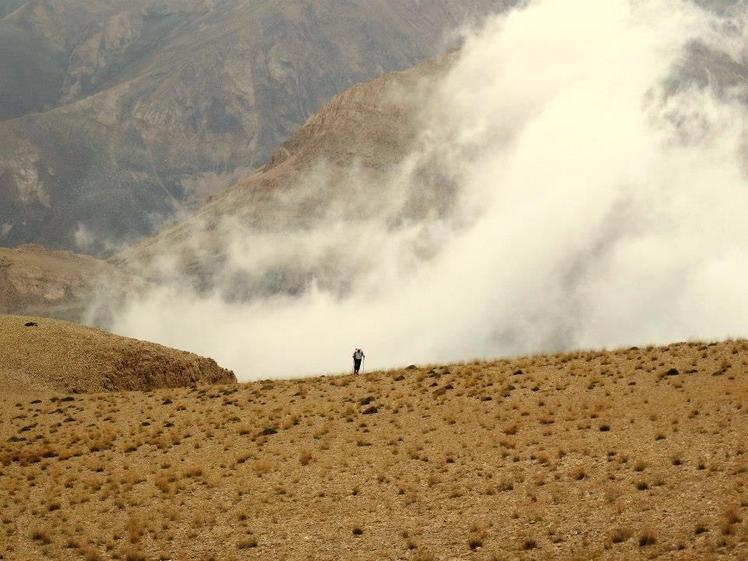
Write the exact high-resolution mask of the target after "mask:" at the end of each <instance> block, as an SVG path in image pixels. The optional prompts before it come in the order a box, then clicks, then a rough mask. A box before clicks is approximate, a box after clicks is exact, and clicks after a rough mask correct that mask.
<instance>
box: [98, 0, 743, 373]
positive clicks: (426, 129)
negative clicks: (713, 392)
mask: <svg viewBox="0 0 748 561" xmlns="http://www.w3.org/2000/svg"><path fill="white" fill-rule="evenodd" d="M745 44H746V27H745V22H744V21H741V20H738V19H736V17H735V15H734V14H733V15H730V14H727V15H725V14H721V15H717V14H713V13H709V12H706V11H702V10H701V9H699V8H697V7H696V6H694V5H693V4H690V3H685V2H673V1H666V0H653V1H649V2H635V1H631V2H629V1H625V0H567V1H565V2H556V1H554V0H538V1H535V2H531V3H530V4H529V5H528V6H526V7H524V8H522V9H517V10H514V11H512V12H510V13H509V14H508V15H503V16H499V17H496V18H494V19H492V20H490V21H488V22H486V23H485V25H484V26H483V27H482V28H481V29H479V30H476V31H474V32H471V33H469V34H467V36H466V38H465V43H464V46H463V48H462V49H461V52H460V53H459V55H457V58H456V60H455V62H454V64H453V66H452V67H451V69H450V71H449V72H448V73H447V74H446V76H444V77H442V78H440V79H439V81H438V83H436V84H434V85H433V87H431V88H428V94H427V95H425V94H424V91H423V90H419V91H418V92H417V93H416V92H413V94H412V95H420V96H422V100H419V103H421V104H422V105H423V108H424V109H423V118H422V120H421V122H422V126H421V130H420V132H419V140H418V142H417V144H416V145H417V149H415V150H414V151H413V153H411V154H406V155H404V157H403V160H402V162H401V164H400V165H398V166H396V167H395V168H393V169H392V170H391V171H390V172H389V173H388V175H387V178H388V180H387V182H386V184H377V185H371V184H368V183H367V177H366V174H363V173H361V174H359V173H358V172H357V170H356V168H355V166H354V165H353V164H352V167H351V170H350V177H349V181H347V185H348V187H349V189H348V190H347V191H346V192H341V193H339V194H336V195H334V197H333V199H332V200H331V203H330V205H329V208H328V211H327V213H326V215H325V216H324V219H320V220H318V221H316V222H311V223H308V224H306V225H305V227H304V228H289V229H288V230H280V231H274V232H271V233H268V232H258V231H254V230H252V229H250V228H244V227H242V226H241V225H238V224H237V225H233V226H232V227H231V228H227V229H226V230H227V231H231V232H233V234H231V235H230V236H228V237H227V239H226V244H227V247H228V248H229V249H228V252H227V255H228V262H227V263H226V264H225V266H224V267H223V268H222V270H221V271H220V272H216V275H215V278H214V279H213V282H214V283H215V289H214V290H212V291H207V292H206V291H202V292H200V293H198V292H196V291H195V290H193V289H192V288H190V287H189V286H188V283H184V282H180V281H179V279H174V282H170V283H165V284H163V285H161V286H160V287H159V288H156V289H153V290H150V291H148V292H146V293H144V294H139V295H138V296H137V297H133V298H132V299H131V300H130V301H128V302H127V304H126V305H125V306H124V308H123V309H121V310H120V311H119V312H118V313H117V315H116V317H115V319H114V325H113V326H112V327H113V330H114V331H116V332H118V333H121V334H125V335H131V336H135V337H139V338H143V339H150V340H154V341H158V342H161V343H164V344H167V345H170V346H174V347H179V348H185V349H189V350H191V351H194V352H197V353H200V354H204V355H208V356H212V357H214V358H216V359H217V360H218V361H219V363H220V364H222V365H223V366H226V367H228V368H232V369H233V370H235V371H236V373H237V376H238V377H239V378H240V379H245V380H246V379H253V378H259V377H272V376H297V375H306V374H315V373H325V372H338V371H342V370H346V369H347V368H348V367H349V362H350V358H349V357H350V352H351V351H352V349H353V348H354V347H355V346H360V347H363V348H364V350H365V351H366V353H367V362H368V364H367V368H370V369H373V368H384V367H389V366H394V365H403V364H409V363H412V362H439V361H449V360H462V359H471V358H475V357H494V356H499V355H507V354H509V355H516V354H522V353H535V352H550V351H557V350H566V349H573V348H579V347H611V346H621V345H630V344H642V343H664V342H669V341H675V340H684V339H694V338H706V339H712V338H724V337H728V336H746V335H748V298H746V297H745V295H746V291H745V279H746V278H748V220H746V211H748V182H747V181H746V174H745V129H744V122H745V114H746V105H745V96H746V88H747V86H746V84H745V81H744V80H742V81H741V80H739V79H738V80H737V81H736V79H735V76H734V72H732V71H731V70H730V69H731V68H733V67H740V65H741V64H742V65H743V68H745V58H746V53H745V51H744V49H745V47H744V45H745ZM704 53H706V54H704ZM697 55H698V56H697ZM726 61H727V62H726ZM732 63H734V65H732ZM712 64H713V65H714V67H713V68H712V67H711V66H710V65H712ZM731 65H732V66H731ZM731 72H732V73H731ZM741 88H742V89H741ZM428 162H434V166H436V167H438V173H439V175H440V176H441V177H443V182H444V184H448V185H449V186H450V188H449V190H448V194H447V195H445V193H442V192H439V193H434V195H433V204H434V209H437V208H441V209H442V210H440V211H437V210H434V211H433V212H420V213H418V216H419V218H418V219H413V218H407V217H406V218H403V216H404V215H403V209H404V208H405V207H406V206H407V205H408V204H409V203H408V201H409V200H410V198H411V196H412V195H413V194H417V195H418V196H419V197H420V199H419V200H421V204H423V201H424V200H426V201H428V200H429V197H428V196H425V195H424V193H423V192H422V190H423V189H426V188H429V189H430V188H432V185H433V183H428V184H425V183H422V182H420V180H419V177H422V169H423V165H425V164H426V163H428ZM320 169H321V170H322V171H320V172H319V173H320V174H322V179H320V176H319V175H318V174H310V176H309V177H302V178H299V183H300V185H301V186H302V188H301V189H300V191H299V193H302V192H306V193H307V194H308V192H309V191H310V190H311V191H314V190H317V189H324V188H325V187H324V183H325V182H324V169H323V166H322V167H321V168H320ZM416 169H420V170H421V172H419V173H415V172H414V170H416ZM305 189H306V191H305ZM426 195H428V194H426ZM292 196H296V195H292ZM445 201H446V202H447V203H448V205H447V206H448V209H447V211H444V210H443V209H444V206H445ZM426 210H428V209H426ZM302 218H303V217H300V220H301V219H302ZM281 262H293V263H295V264H296V265H297V267H298V268H299V269H300V270H302V271H304V270H308V271H309V276H310V279H311V280H309V282H307V283H306V284H305V285H304V286H305V289H304V290H302V291H295V292H293V293H287V292H279V293H275V294H273V293H267V292H262V293H260V292H253V291H252V290H248V293H247V294H246V295H245V297H244V298H242V299H239V300H237V299H236V298H234V299H227V298H226V295H225V291H224V290H222V289H221V284H222V282H225V279H226V278H228V277H231V276H232V273H234V272H237V271H240V272H242V273H244V274H247V275H249V277H248V278H260V277H263V275H264V274H265V273H267V271H269V270H271V269H272V268H273V267H275V266H276V265H277V264H278V263H281ZM325 264H327V265H326V266H325ZM321 268H322V269H324V274H321V273H319V271H320V270H321ZM318 274H319V275H320V277H319V279H317V275H318ZM248 282H249V281H248ZM250 284H251V283H250Z"/></svg>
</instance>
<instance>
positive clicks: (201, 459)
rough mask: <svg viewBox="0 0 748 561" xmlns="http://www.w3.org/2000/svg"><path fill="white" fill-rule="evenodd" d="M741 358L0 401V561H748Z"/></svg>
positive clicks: (692, 349)
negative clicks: (0, 558) (51, 560)
mask: <svg viewBox="0 0 748 561" xmlns="http://www.w3.org/2000/svg"><path fill="white" fill-rule="evenodd" d="M747 366H748V342H746V341H728V342H724V343H718V344H717V343H710V344H707V343H688V344H675V345H671V346H668V347H661V348H660V347H646V348H635V347H634V348H630V349H625V350H619V351H614V352H576V353H571V354H561V355H552V356H535V357H526V358H519V359H513V360H498V361H493V362H477V361H476V362H468V363H462V364H452V365H441V366H437V365H433V366H425V367H415V366H412V367H408V368H405V369H400V370H394V371H389V372H373V373H370V374H366V375H364V376H360V377H353V376H326V377H324V376H323V377H317V378H310V379H303V380H293V381H284V380H273V381H271V380H265V381H261V382H256V383H249V384H238V385H237V384H233V385H228V386H214V387H198V388H190V389H187V388H179V389H168V390H156V391H151V392H147V393H140V392H124V393H108V394H100V395H78V396H69V397H63V395H60V394H58V395H55V396H52V397H51V398H50V396H49V395H47V396H44V397H34V396H27V397H24V398H23V399H18V398H11V397H8V396H5V395H4V394H0V419H1V420H2V422H0V463H1V464H2V467H0V474H1V475H2V477H0V485H2V488H1V489H0V497H4V498H1V499H0V507H2V516H3V520H2V522H3V525H2V527H1V528H0V555H2V556H4V558H5V559H13V560H26V559H38V558H40V557H51V558H55V559H61V560H64V559H80V558H81V557H83V558H85V559H87V560H89V561H95V560H98V559H109V558H115V559H128V560H144V559H180V560H196V561H197V560H201V561H203V560H205V559H216V560H231V559H287V560H289V561H291V560H297V559H298V560H302V559H304V560H305V559H310V558H313V559H319V560H328V559H329V560H333V559H342V558H344V559H351V560H362V561H363V560H370V559H401V560H418V561H428V560H440V561H441V560H452V559H475V560H480V561H495V560H503V559H526V560H546V559H559V560H578V561H581V560H590V559H615V560H628V559H632V560H633V559H645V558H646V559H655V558H656V559H663V560H692V559H700V560H711V559H714V560H716V559H735V560H743V559H746V558H748V491H747V488H746V483H748V479H747V478H748V458H746V441H745V435H746V434H748V416H747V415H746V413H747V411H746V407H745V405H746V403H747V402H748V383H747V382H748V379H747V378H746V375H747V371H746V367H747Z"/></svg>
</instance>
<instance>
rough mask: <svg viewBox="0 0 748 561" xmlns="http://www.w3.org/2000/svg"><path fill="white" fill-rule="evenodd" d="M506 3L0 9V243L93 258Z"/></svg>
mask: <svg viewBox="0 0 748 561" xmlns="http://www.w3.org/2000/svg"><path fill="white" fill-rule="evenodd" d="M512 3H513V1H512V0H469V1H464V0H461V1H459V2H458V1H454V0H430V1H429V2H416V1H407V2H401V1H399V0H374V1H372V0H353V1H350V2H333V1H330V0H292V1H288V2H274V1H263V0H253V1H251V2H240V1H238V0H228V1H224V2H215V1H212V0H186V1H185V0H179V1H177V0H132V1H129V2H127V3H122V2H119V1H115V0H66V1H61V0H29V1H22V0H0V52H2V53H3V55H2V57H0V244H2V245H10V246H14V245H18V244H21V243H30V242H31V243H41V244H44V245H47V246H50V247H52V248H68V249H75V250H78V251H84V252H89V253H97V254H101V253H106V252H107V251H111V249H112V248H113V247H117V246H120V245H121V244H123V243H128V242H131V241H133V240H136V239H138V238H140V237H142V236H143V235H147V234H149V233H152V232H153V231H155V229H156V228H157V227H158V226H159V225H161V224H163V223H164V221H168V220H170V219H173V218H174V217H175V216H178V215H179V213H180V211H182V210H184V209H189V208H191V207H193V206H194V205H197V204H199V203H200V202H202V201H203V200H205V198H206V197H208V196H210V195H211V194H213V193H216V192H219V191H221V190H222V189H223V188H225V187H226V186H228V185H230V184H232V183H233V182H235V181H236V179H238V178H239V177H240V176H241V175H243V174H245V173H246V172H247V171H248V170H250V169H252V168H254V167H256V166H257V165H259V164H261V163H263V162H264V161H265V160H266V159H267V158H268V156H269V155H270V154H271V153H272V151H273V149H274V148H275V147H276V146H277V145H278V144H280V143H281V142H282V141H284V140H286V139H287V138H288V137H290V135H291V133H292V132H293V131H294V130H295V129H296V128H298V126H299V125H301V124H302V123H303V122H304V120H305V119H306V118H307V117H308V116H309V115H311V114H312V113H313V112H314V111H316V110H317V109H319V107H321V106H322V105H323V104H324V102H326V101H327V100H328V99H330V98H331V97H332V96H333V95H335V94H336V93H338V92H339V91H342V90H344V89H345V88H347V87H350V86H351V85H353V84H355V83H357V82H360V81H362V80H366V79H369V78H372V77H375V76H377V75H380V74H382V73H385V72H387V71H390V70H397V69H402V68H406V67H408V66H411V65H413V64H414V63H416V62H418V61H420V60H423V59H425V58H428V57H431V56H434V55H436V54H438V53H439V52H441V51H443V50H444V49H445V48H447V47H448V46H449V44H450V41H449V38H450V35H451V34H452V33H453V31H454V30H455V29H457V28H458V27H459V26H460V25H461V24H462V23H463V22H465V21H468V20H471V19H478V18H480V17H481V16H484V15H485V14H487V13H490V12H492V11H497V10H501V9H503V8H505V6H506V5H508V4H512Z"/></svg>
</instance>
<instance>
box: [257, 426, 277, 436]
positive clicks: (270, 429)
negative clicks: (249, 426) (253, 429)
mask: <svg viewBox="0 0 748 561" xmlns="http://www.w3.org/2000/svg"><path fill="white" fill-rule="evenodd" d="M277 433H278V429H276V428H275V427H265V428H264V429H263V431H262V432H261V433H260V434H261V435H262V436H270V435H271V434H277Z"/></svg>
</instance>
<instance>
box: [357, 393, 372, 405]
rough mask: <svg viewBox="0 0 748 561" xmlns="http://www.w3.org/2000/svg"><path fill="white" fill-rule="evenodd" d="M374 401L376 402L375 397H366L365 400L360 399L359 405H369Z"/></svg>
mask: <svg viewBox="0 0 748 561" xmlns="http://www.w3.org/2000/svg"><path fill="white" fill-rule="evenodd" d="M372 401H374V396H373V395H369V396H366V397H365V398H363V399H360V400H359V402H358V403H359V405H369V404H370V403H371V402H372Z"/></svg>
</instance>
